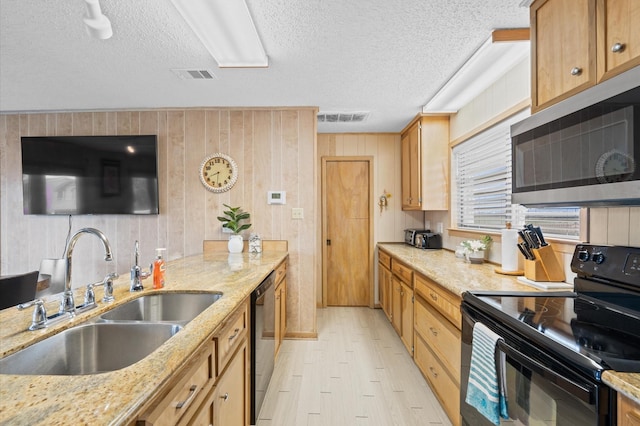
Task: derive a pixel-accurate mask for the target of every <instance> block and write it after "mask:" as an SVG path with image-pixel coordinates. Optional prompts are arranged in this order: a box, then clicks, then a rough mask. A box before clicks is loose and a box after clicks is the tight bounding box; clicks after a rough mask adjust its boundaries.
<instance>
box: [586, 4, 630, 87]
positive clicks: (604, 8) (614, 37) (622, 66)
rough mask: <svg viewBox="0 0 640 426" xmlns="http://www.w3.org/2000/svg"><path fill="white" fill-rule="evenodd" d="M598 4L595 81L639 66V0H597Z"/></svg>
mask: <svg viewBox="0 0 640 426" xmlns="http://www.w3.org/2000/svg"><path fill="white" fill-rule="evenodd" d="M597 5H598V8H597V12H596V17H597V20H598V81H601V80H605V79H607V78H609V77H613V76H614V75H617V74H620V73H621V72H624V71H626V70H628V69H631V68H633V67H635V66H637V65H640V30H638V25H639V24H640V2H639V1H638V0H598V3H597ZM600 58H602V59H601V60H600Z"/></svg>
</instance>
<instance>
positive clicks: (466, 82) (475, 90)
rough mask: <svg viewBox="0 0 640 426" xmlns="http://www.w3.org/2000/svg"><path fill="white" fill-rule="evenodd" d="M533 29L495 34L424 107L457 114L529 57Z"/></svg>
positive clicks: (427, 109)
mask: <svg viewBox="0 0 640 426" xmlns="http://www.w3.org/2000/svg"><path fill="white" fill-rule="evenodd" d="M529 51H530V49H529V28H517V29H505V30H494V31H493V32H492V33H491V36H490V37H489V38H488V39H487V40H486V41H485V42H484V43H483V44H482V46H480V48H479V49H478V50H476V51H475V53H474V54H473V55H472V56H471V57H470V58H469V59H468V60H467V61H466V62H465V63H464V64H463V65H462V67H460V69H459V70H458V71H456V73H455V74H454V75H453V76H452V77H451V78H450V79H449V81H447V82H446V83H445V84H444V86H442V87H441V88H440V90H438V92H437V93H436V94H435V95H434V96H433V97H432V98H431V99H430V100H429V102H427V104H426V105H425V106H423V107H422V112H423V113H435V112H441V113H455V112H458V110H460V108H462V107H463V106H465V105H466V104H468V103H469V102H470V101H471V100H472V99H473V98H475V97H476V96H478V95H479V94H480V93H482V91H484V90H485V89H487V87H489V86H490V85H491V84H493V83H495V82H496V81H497V80H498V79H499V78H500V77H502V76H503V75H504V74H505V73H506V72H507V71H509V70H510V69H511V68H513V66H515V65H516V64H518V63H519V62H520V61H522V60H523V59H524V58H526V57H527V56H528V55H529Z"/></svg>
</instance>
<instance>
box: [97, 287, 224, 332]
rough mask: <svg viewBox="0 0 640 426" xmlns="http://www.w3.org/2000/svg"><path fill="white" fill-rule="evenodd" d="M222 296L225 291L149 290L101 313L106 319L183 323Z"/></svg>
mask: <svg viewBox="0 0 640 426" xmlns="http://www.w3.org/2000/svg"><path fill="white" fill-rule="evenodd" d="M221 297H222V293H157V294H148V295H145V296H142V297H139V298H137V299H134V300H132V301H130V302H127V303H125V304H123V305H120V306H118V307H117V308H115V309H113V310H111V311H109V312H105V313H104V314H102V315H101V316H100V318H101V319H102V320H103V321H105V320H106V321H153V322H171V323H174V324H181V325H184V324H186V323H188V322H189V321H191V320H192V319H194V318H195V317H197V316H198V315H199V314H200V313H201V312H202V311H204V310H205V309H207V308H208V307H209V306H211V304H213V303H215V302H216V301H217V300H218V299H220V298H221Z"/></svg>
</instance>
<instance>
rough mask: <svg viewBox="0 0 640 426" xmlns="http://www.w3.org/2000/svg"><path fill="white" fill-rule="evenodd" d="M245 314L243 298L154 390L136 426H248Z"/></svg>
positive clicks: (247, 355)
mask: <svg viewBox="0 0 640 426" xmlns="http://www.w3.org/2000/svg"><path fill="white" fill-rule="evenodd" d="M248 315H249V299H246V300H245V301H244V302H242V303H241V304H240V305H239V307H238V308H237V309H236V310H235V311H234V312H233V313H232V314H231V315H229V317H228V318H226V319H225V320H224V321H223V324H222V325H221V327H220V328H219V329H218V330H217V331H214V332H213V333H212V335H211V337H210V338H209V339H207V341H206V342H205V343H204V344H203V345H202V346H201V347H200V348H199V349H198V350H197V351H196V352H195V354H194V355H193V356H192V357H191V358H190V359H189V360H188V361H187V362H186V363H185V365H184V366H183V367H182V369H181V370H180V371H178V372H177V373H176V374H175V375H174V379H173V380H172V381H170V382H169V383H168V384H167V385H166V386H164V387H163V389H161V390H160V391H159V392H158V394H157V397H156V398H155V399H154V400H153V401H152V402H151V403H150V404H149V405H148V406H147V407H146V408H145V409H144V410H143V414H142V415H140V417H139V419H138V421H137V424H138V425H154V426H156V425H202V424H205V425H225V426H227V425H229V426H235V425H238V426H245V425H248V424H249V410H250V405H249V392H250V388H249V384H250V382H249V381H250V374H249V373H250V370H249V368H250V367H249V360H250V358H249V357H250V354H249V352H248V332H249V329H248V324H249V322H248V321H249V317H248ZM225 404H226V405H225Z"/></svg>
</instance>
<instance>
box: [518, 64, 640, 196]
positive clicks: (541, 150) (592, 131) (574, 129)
mask: <svg viewBox="0 0 640 426" xmlns="http://www.w3.org/2000/svg"><path fill="white" fill-rule="evenodd" d="M639 84H640V67H635V68H633V69H631V70H629V71H627V72H625V73H623V74H621V75H619V76H617V77H615V78H612V79H609V80H607V81H605V82H603V83H601V84H597V85H595V86H594V87H592V88H590V89H587V90H585V91H584V92H581V93H578V94H577V95H575V96H572V97H571V98H569V99H566V100H564V101H562V102H560V103H558V104H556V105H553V106H551V107H549V108H547V109H544V110H542V111H540V112H538V113H536V114H534V115H532V116H531V117H529V118H526V119H525V120H523V121H521V122H519V123H516V124H514V125H513V126H511V141H512V194H513V195H512V201H513V202H514V203H516V204H523V205H526V206H534V207H535V206H598V205H601V206H607V205H609V206H610V205H640V86H639Z"/></svg>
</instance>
